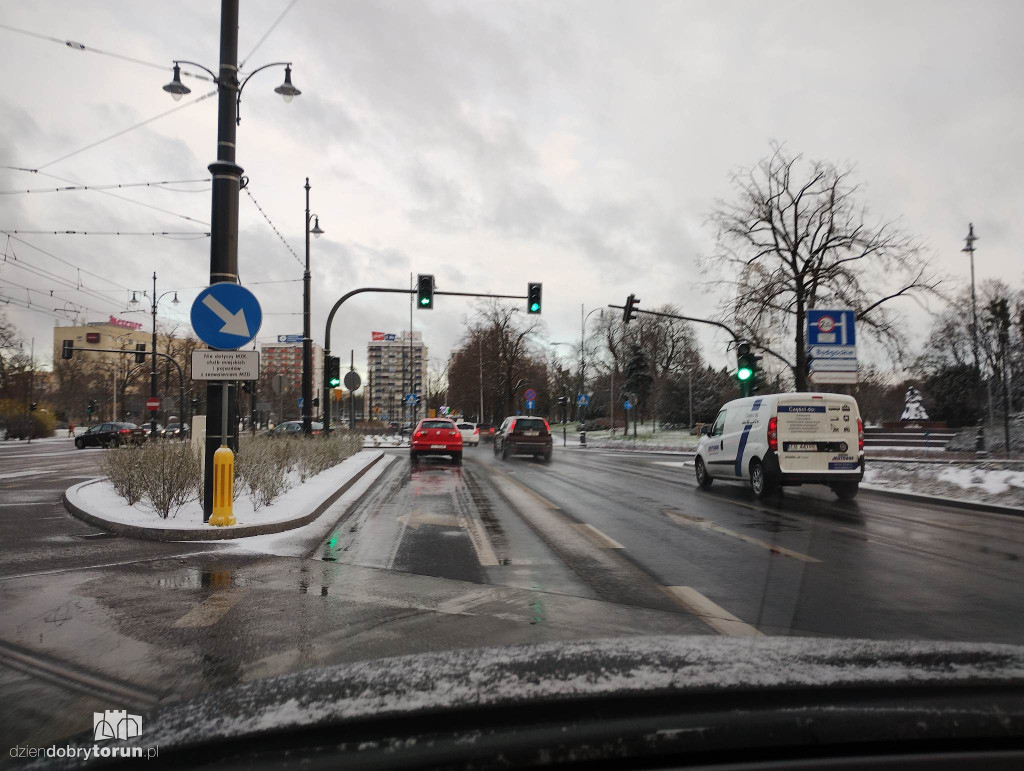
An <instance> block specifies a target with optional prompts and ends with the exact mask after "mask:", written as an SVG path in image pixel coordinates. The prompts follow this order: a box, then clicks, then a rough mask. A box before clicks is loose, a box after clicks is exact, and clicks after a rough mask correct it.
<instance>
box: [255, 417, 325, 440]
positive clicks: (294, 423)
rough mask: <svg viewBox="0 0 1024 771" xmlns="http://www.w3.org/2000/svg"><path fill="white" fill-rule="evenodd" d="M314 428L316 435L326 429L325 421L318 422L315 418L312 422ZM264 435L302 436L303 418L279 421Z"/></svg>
mask: <svg viewBox="0 0 1024 771" xmlns="http://www.w3.org/2000/svg"><path fill="white" fill-rule="evenodd" d="M311 426H312V429H313V435H314V436H316V435H317V434H319V433H320V432H321V431H323V430H324V424H323V423H317V422H316V421H315V420H314V421H312V423H311ZM263 435H264V436H274V437H279V436H302V421H301V420H286V421H285V422H284V423H278V424H277V425H276V426H274V427H273V428H272V429H270V430H269V431H266V432H265V433H264V434H263Z"/></svg>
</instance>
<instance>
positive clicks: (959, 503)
mask: <svg viewBox="0 0 1024 771" xmlns="http://www.w3.org/2000/svg"><path fill="white" fill-rule="evenodd" d="M860 489H861V490H863V491H864V492H866V493H878V494H880V495H887V496H889V497H891V498H902V499H903V500H905V501H914V502H916V503H931V504H933V505H935V506H947V507H950V508H955V509H972V510H974V511H987V512H989V513H992V514H1005V515H1007V516H1010V517H1024V510H1022V509H1018V508H1015V507H1013V506H1000V505H999V504H998V503H984V502H982V501H971V500H962V499H958V498H941V497H939V496H938V495H927V494H925V493H911V492H907V491H905V490H892V489H889V488H885V487H876V486H875V485H865V484H863V483H862V484H861V486H860Z"/></svg>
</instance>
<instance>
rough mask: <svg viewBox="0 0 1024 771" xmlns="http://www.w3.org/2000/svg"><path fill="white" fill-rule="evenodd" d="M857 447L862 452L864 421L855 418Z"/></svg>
mask: <svg viewBox="0 0 1024 771" xmlns="http://www.w3.org/2000/svg"><path fill="white" fill-rule="evenodd" d="M857 449H858V450H859V451H860V452H864V421H862V420H861V419H860V418H857Z"/></svg>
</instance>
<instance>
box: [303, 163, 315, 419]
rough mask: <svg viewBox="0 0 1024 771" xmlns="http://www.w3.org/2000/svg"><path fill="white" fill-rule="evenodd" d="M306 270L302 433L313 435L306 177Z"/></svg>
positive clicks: (307, 186)
mask: <svg viewBox="0 0 1024 771" xmlns="http://www.w3.org/2000/svg"><path fill="white" fill-rule="evenodd" d="M305 189H306V270H305V271H304V272H303V274H302V433H303V434H304V435H305V436H312V435H313V419H312V418H311V417H310V410H311V409H312V407H313V340H312V338H311V337H310V335H311V332H310V327H309V177H306V184H305Z"/></svg>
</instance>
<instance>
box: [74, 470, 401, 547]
mask: <svg viewBox="0 0 1024 771" xmlns="http://www.w3.org/2000/svg"><path fill="white" fill-rule="evenodd" d="M383 457H384V453H379V454H378V455H376V456H374V457H373V458H372V459H371V460H370V461H369V462H368V463H367V464H366V465H364V466H363V467H362V468H361V469H359V471H357V472H356V473H355V474H353V475H352V476H351V477H349V478H348V479H347V480H345V482H344V483H343V484H342V485H341V487H339V488H338V489H337V490H335V491H334V492H333V493H331V494H330V495H329V496H328V497H327V498H326V500H324V501H323V503H321V504H320V505H319V506H317V507H316V508H315V509H313V511H311V512H310V513H309V514H304V515H303V516H301V517H298V518H296V519H289V520H286V521H283V522H265V523H262V524H259V525H241V526H236V527H231V528H224V529H220V528H217V529H213V528H211V529H206V528H203V529H181V530H177V529H175V530H170V529H159V528H152V527H140V526H139V525H129V524H127V523H124V522H112V521H110V520H107V519H103V518H102V517H98V516H96V515H95V514H91V513H89V512H88V511H85V510H84V509H82V508H81V507H79V506H77V505H75V504H74V503H72V502H71V500H70V499H69V498H68V493H69V492H71V491H73V490H78V489H79V488H82V487H85V486H86V485H92V484H96V483H97V482H99V481H102V479H103V477H99V478H97V479H90V480H89V481H87V482H80V483H78V484H77V485H72V486H71V487H69V488H68V489H67V490H65V491H64V494H63V495H62V496H61V502H62V503H63V504H64V508H65V509H67V511H68V513H69V514H71V515H72V516H73V517H77V518H78V519H80V520H82V521H83V522H86V523H88V524H90V525H92V526H93V527H98V528H100V529H101V530H105V531H107V532H108V533H117V534H118V535H123V536H128V537H129V538H139V539H141V540H145V541H227V540H231V539H234V538H248V537H249V536H253V535H271V534H273V533H283V532H284V531H286V530H294V529H296V528H299V527H304V526H305V525H308V524H309V523H310V522H312V521H313V520H315V519H316V518H317V517H319V516H320V515H321V514H323V513H324V512H325V511H326V510H327V509H328V508H329V507H330V506H331V505H332V504H334V502H335V501H337V500H338V498H340V497H341V496H342V495H344V494H345V493H346V492H348V491H349V489H351V487H352V486H353V485H354V484H355V483H356V482H358V481H359V480H360V479H362V477H363V475H364V474H365V473H366V472H367V471H369V470H370V469H371V468H372V467H373V466H375V465H376V464H377V463H378V462H379V461H380V459H381V458H383Z"/></svg>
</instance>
